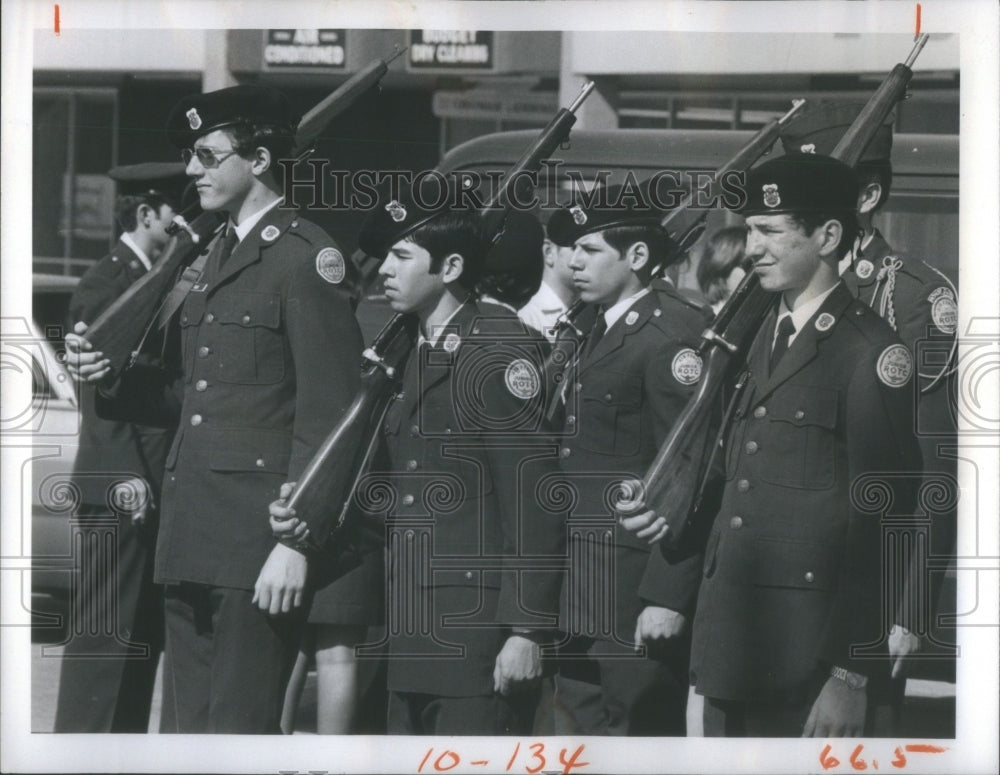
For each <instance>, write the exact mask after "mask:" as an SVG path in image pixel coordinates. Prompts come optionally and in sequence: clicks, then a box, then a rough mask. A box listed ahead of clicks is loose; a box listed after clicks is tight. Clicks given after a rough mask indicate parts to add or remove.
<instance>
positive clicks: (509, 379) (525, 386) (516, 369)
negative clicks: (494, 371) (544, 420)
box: [503, 358, 542, 399]
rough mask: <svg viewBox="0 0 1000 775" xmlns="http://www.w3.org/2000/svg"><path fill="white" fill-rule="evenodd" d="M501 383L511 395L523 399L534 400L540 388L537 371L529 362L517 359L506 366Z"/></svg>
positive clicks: (540, 382)
mask: <svg viewBox="0 0 1000 775" xmlns="http://www.w3.org/2000/svg"><path fill="white" fill-rule="evenodd" d="M503 381H504V384H505V385H507V390H509V391H510V392H511V395H513V396H516V397H517V398H523V399H528V398H534V397H535V396H537V395H538V391H539V390H540V389H541V387H542V380H541V377H539V376H538V369H536V368H535V366H534V364H533V363H531V361H526V360H525V359H524V358H518V359H517V360H516V361H511V362H510V363H509V364H508V366H507V370H506V371H505V372H504V374H503Z"/></svg>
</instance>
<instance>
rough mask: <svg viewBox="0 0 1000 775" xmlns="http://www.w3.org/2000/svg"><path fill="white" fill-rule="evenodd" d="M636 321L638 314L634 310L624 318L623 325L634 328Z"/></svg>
mask: <svg viewBox="0 0 1000 775" xmlns="http://www.w3.org/2000/svg"><path fill="white" fill-rule="evenodd" d="M638 319H639V313H638V312H636V311H635V310H632V311H631V312H629V313H628V314H627V315H626V316H625V325H626V326H634V325H635V321H637V320H638Z"/></svg>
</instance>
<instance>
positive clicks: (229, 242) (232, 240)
mask: <svg viewBox="0 0 1000 775" xmlns="http://www.w3.org/2000/svg"><path fill="white" fill-rule="evenodd" d="M239 241H240V238H239V237H237V236H236V229H234V228H232V227H226V236H225V237H223V238H222V245H221V246H220V248H219V268H220V269H221V268H222V266H223V264H225V263H226V259H227V258H229V256H230V255H231V254H232V252H233V250H234V249H235V248H236V245H237V244H239Z"/></svg>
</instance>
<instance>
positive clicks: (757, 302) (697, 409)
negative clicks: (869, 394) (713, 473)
mask: <svg viewBox="0 0 1000 775" xmlns="http://www.w3.org/2000/svg"><path fill="white" fill-rule="evenodd" d="M926 43H927V36H926V35H922V36H920V38H919V39H918V40H917V43H916V44H915V45H914V48H913V51H912V52H911V53H910V56H909V58H908V59H907V60H906V62H905V63H903V64H898V65H896V66H895V67H894V68H893V69H892V72H890V73H889V75H888V76H887V77H886V79H885V80H884V81H883V82H882V84H881V85H880V86H879V88H878V89H877V90H876V91H875V93H874V94H873V95H872V96H871V98H870V99H869V100H868V102H867V103H866V104H865V106H864V108H862V110H861V112H860V113H859V114H858V117H857V118H856V119H855V120H854V123H853V124H852V125H851V127H850V128H849V129H848V130H847V132H846V134H845V135H844V137H843V138H842V139H841V141H840V142H839V143H838V144H837V146H836V147H835V148H834V150H833V152H832V154H831V156H833V157H834V158H836V159H839V160H841V161H843V162H845V163H846V164H850V165H852V166H853V165H855V164H857V162H858V159H860V158H861V154H862V153H863V152H864V149H865V147H866V146H867V145H868V143H870V142H871V140H872V137H874V135H875V132H876V131H877V130H878V128H879V127H880V126H881V125H882V123H883V122H884V121H885V119H886V118H887V117H888V116H889V113H890V112H891V111H892V109H893V107H894V106H895V104H896V103H897V102H898V101H899V100H901V99H902V98H903V97H904V96H905V92H906V86H907V84H908V83H909V81H910V78H912V77H913V71H912V70H911V69H910V65H912V64H913V62H914V60H915V59H916V57H917V55H918V54H919V53H920V51H921V49H923V47H924V45H925V44H926ZM773 303H774V296H773V294H770V293H768V292H767V291H765V290H764V289H762V288H761V287H760V282H759V280H758V279H757V275H756V273H753V272H751V273H750V274H749V275H747V277H745V278H744V280H743V282H742V283H740V286H739V288H737V290H736V291H735V292H734V293H733V295H732V296H731V297H730V298H729V300H728V301H727V302H726V304H725V306H723V308H722V309H721V310H720V311H719V314H718V316H717V317H716V319H715V321H714V322H713V324H712V326H710V327H709V328H708V330H706V331H705V333H704V334H703V335H702V338H703V342H702V345H701V348H700V351H701V353H700V354H701V355H702V358H703V361H704V362H703V366H702V374H701V382H700V384H699V386H698V390H697V392H696V393H695V394H694V395H693V396H692V397H691V399H690V400H689V402H688V405H687V406H686V407H685V409H684V411H683V412H682V413H681V416H680V417H679V418H678V420H677V422H676V423H675V424H674V427H673V429H672V430H671V432H670V434H669V435H668V437H667V439H666V441H665V442H664V444H663V446H662V447H661V449H660V452H659V454H658V455H657V456H656V459H655V460H654V461H653V464H652V465H651V466H650V468H649V470H648V471H647V472H646V476H645V477H643V480H642V484H641V492H640V493H635V492H631V491H629V490H628V488H623V493H622V495H623V499H624V500H626V501H636V500H640V499H641V501H642V503H643V504H644V506H645V508H646V509H649V510H652V511H654V512H656V514H657V515H659V516H662V517H665V518H666V521H667V526H668V528H669V530H668V532H667V536H666V538H665V539H664V540H666V541H667V542H668V543H676V542H677V541H679V540H680V537H681V535H682V534H683V532H684V529H685V525H686V523H687V520H688V517H689V516H690V514H691V511H692V509H693V508H694V507H695V506H696V505H697V502H698V498H699V497H700V494H701V493H700V490H701V488H702V487H703V485H704V482H705V474H706V468H707V465H708V462H709V459H710V452H711V448H710V442H711V439H712V434H711V433H710V427H711V422H712V419H711V418H712V416H713V414H714V412H715V410H716V408H717V406H718V404H717V402H716V399H717V398H718V396H719V395H720V394H721V390H722V387H723V385H724V383H725V382H726V381H727V379H728V376H729V375H730V366H731V365H732V364H733V363H734V362H738V360H739V359H742V358H743V357H745V354H746V351H747V350H748V349H749V346H750V343H751V342H752V341H753V339H754V337H755V336H756V335H757V332H758V330H759V329H760V325H761V323H762V322H763V320H764V316H765V315H766V313H767V310H768V308H769V307H770V305H771V304H773Z"/></svg>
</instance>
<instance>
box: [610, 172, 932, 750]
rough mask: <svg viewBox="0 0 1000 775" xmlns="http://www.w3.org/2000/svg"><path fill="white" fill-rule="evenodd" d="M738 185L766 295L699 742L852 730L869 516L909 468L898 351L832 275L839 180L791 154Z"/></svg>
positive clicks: (870, 585)
mask: <svg viewBox="0 0 1000 775" xmlns="http://www.w3.org/2000/svg"><path fill="white" fill-rule="evenodd" d="M746 191H747V197H748V198H747V203H746V206H745V208H744V209H743V210H742V214H743V215H745V216H746V219H747V221H746V222H747V233H748V236H747V255H748V256H749V257H750V258H751V260H752V261H753V262H754V271H756V272H757V273H758V275H759V277H760V281H761V286H762V287H763V288H764V289H765V290H767V291H772V292H774V293H779V294H780V299H779V300H778V301H777V303H776V305H775V308H774V309H773V310H772V311H771V312H770V314H769V315H768V316H767V317H766V318H765V321H764V324H763V325H762V327H761V329H760V331H759V333H758V334H757V336H756V338H755V340H754V342H753V344H752V345H751V349H750V351H749V355H748V357H747V362H746V375H745V376H746V378H747V383H746V387H745V389H744V390H743V392H742V394H740V395H739V397H738V399H737V404H736V411H735V420H734V423H733V425H732V427H731V429H730V430H729V434H728V438H727V443H726V448H725V450H726V484H725V491H724V494H723V502H722V506H721V509H720V510H719V513H718V515H717V516H716V518H715V521H714V525H713V526H712V529H711V533H710V535H709V538H708V545H707V548H706V550H705V558H704V568H703V579H702V583H701V590H700V593H699V596H698V605H697V613H696V615H695V622H694V634H693V642H692V649H691V672H692V681H693V682H694V685H695V687H696V690H697V692H698V693H699V694H701V695H703V696H704V697H705V708H704V731H705V734H706V735H709V736H720V735H724V736H789V737H798V736H801V735H805V736H820V737H838V736H857V735H860V734H862V732H863V731H864V730H865V722H866V716H867V713H868V708H867V706H868V703H869V700H870V696H869V690H868V683H869V681H874V680H878V679H880V678H884V677H885V676H886V675H887V673H888V659H887V652H886V644H885V639H884V637H882V634H883V633H884V628H885V621H886V619H887V618H888V617H890V616H892V614H893V613H894V612H893V610H892V607H893V604H894V602H895V601H893V600H885V599H884V591H883V583H882V581H883V577H882V568H883V564H882V547H883V530H884V525H885V522H884V520H883V517H884V516H887V515H888V513H889V511H890V509H891V512H892V513H907V509H908V508H910V507H912V505H913V497H914V493H913V489H912V475H908V474H910V472H913V471H915V470H918V469H919V465H920V462H919V461H920V455H919V448H918V447H917V444H916V440H915V438H914V436H913V428H912V422H911V414H910V412H911V409H912V394H911V391H910V390H908V389H907V387H908V384H909V382H910V381H911V380H912V379H913V377H914V375H913V361H912V359H911V357H910V353H909V350H907V348H906V347H905V345H903V344H902V343H901V342H900V340H899V338H898V337H897V336H896V335H895V333H894V332H893V331H892V329H891V328H890V327H889V326H888V324H886V323H885V322H884V321H883V320H881V319H880V318H879V317H878V315H876V314H875V313H874V312H873V311H872V310H871V309H870V308H869V307H868V306H866V305H865V304H863V303H862V302H859V301H857V300H856V299H853V298H852V296H851V292H850V291H849V290H848V288H847V286H846V285H845V284H844V283H843V282H842V281H840V280H839V279H838V275H837V261H838V260H839V259H840V258H841V257H842V256H843V255H846V254H847V252H848V251H849V250H850V245H851V243H852V241H853V239H854V234H855V231H856V226H855V222H854V201H855V197H856V193H857V179H856V177H855V175H854V172H853V171H852V170H851V169H850V168H849V167H847V166H846V165H844V164H842V163H841V162H838V161H835V160H834V159H831V158H830V157H828V156H822V155H816V154H804V153H797V154H790V155H786V156H783V157H781V158H778V159H775V160H773V161H769V162H767V163H765V164H763V165H761V166H760V167H757V168H756V169H754V170H752V171H751V172H750V174H749V175H748V178H747V189H746ZM647 514H648V512H647ZM625 521H626V523H627V524H628V526H629V528H630V529H637V528H638V527H639V526H640V524H641V523H642V520H640V519H638V518H637V519H636V520H632V519H628V520H625ZM646 532H647V531H646V530H640V531H639V533H638V534H639V535H645V534H646Z"/></svg>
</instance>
